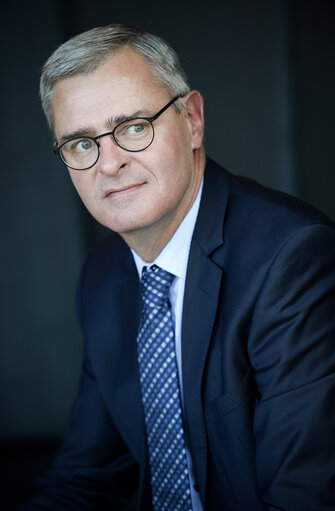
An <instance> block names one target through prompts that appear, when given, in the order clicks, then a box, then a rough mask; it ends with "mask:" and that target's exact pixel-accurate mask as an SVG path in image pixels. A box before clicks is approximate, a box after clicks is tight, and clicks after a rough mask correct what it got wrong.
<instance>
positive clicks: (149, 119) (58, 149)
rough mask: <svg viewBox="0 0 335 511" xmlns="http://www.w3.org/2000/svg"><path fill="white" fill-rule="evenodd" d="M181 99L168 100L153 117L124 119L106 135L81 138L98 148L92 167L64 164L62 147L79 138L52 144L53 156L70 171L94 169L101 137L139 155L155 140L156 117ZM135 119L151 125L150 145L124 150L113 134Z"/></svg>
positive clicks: (98, 156)
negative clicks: (56, 156) (91, 142)
mask: <svg viewBox="0 0 335 511" xmlns="http://www.w3.org/2000/svg"><path fill="white" fill-rule="evenodd" d="M182 97H183V95H182V94H178V96H175V97H174V98H173V99H171V100H170V101H169V102H168V103H167V104H166V105H165V106H163V108H161V109H160V110H159V111H158V112H157V113H156V114H155V115H153V116H152V117H131V118H129V119H126V120H124V121H122V122H120V123H119V124H117V125H116V126H115V127H114V129H113V130H112V131H108V132H106V133H102V134H101V135H97V136H96V137H86V136H84V137H82V138H85V139H88V140H93V141H94V143H95V144H96V146H97V148H98V155H97V158H96V160H95V162H94V163H93V164H92V165H90V166H89V167H85V168H84V169H77V168H75V167H71V166H70V165H68V164H67V162H66V160H65V158H64V157H63V153H62V147H63V146H64V145H65V144H68V143H69V142H71V140H76V139H78V138H81V137H73V138H69V140H65V142H63V143H62V144H61V145H60V146H58V145H57V144H58V143H57V141H55V142H54V150H53V151H54V153H55V154H57V155H58V156H59V157H60V159H61V160H62V162H63V163H64V164H65V165H66V166H67V167H69V168H70V169H73V170H78V171H81V170H88V169H90V168H92V167H94V165H95V164H96V163H97V161H98V160H99V158H100V144H99V142H98V140H99V139H100V138H102V137H107V136H110V135H112V137H113V140H114V142H115V143H116V145H118V146H119V147H121V149H123V150H124V151H127V152H129V153H139V152H141V151H144V150H145V149H147V148H148V147H150V146H151V144H152V143H153V141H154V138H155V129H154V125H153V122H154V121H155V120H156V119H158V117H159V116H160V115H162V113H164V112H165V110H167V109H168V108H169V107H170V106H171V105H173V103H174V102H175V101H177V99H180V98H182ZM137 119H139V120H144V121H147V122H149V123H150V124H151V127H152V139H151V141H150V143H149V144H147V145H146V146H145V147H143V149H126V148H125V147H123V146H122V145H121V144H120V143H119V141H118V140H117V138H116V136H115V132H116V130H117V129H118V128H119V127H120V126H122V124H125V123H127V122H131V121H134V120H137Z"/></svg>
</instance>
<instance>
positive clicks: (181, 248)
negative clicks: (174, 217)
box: [131, 180, 203, 278]
mask: <svg viewBox="0 0 335 511" xmlns="http://www.w3.org/2000/svg"><path fill="white" fill-rule="evenodd" d="M202 188H203V180H202V182H201V186H200V189H199V192H198V195H197V197H196V199H195V201H194V203H193V205H192V207H191V209H190V211H189V212H188V213H187V215H186V216H185V218H184V220H183V221H182V223H181V224H180V226H179V227H178V229H177V230H176V232H175V233H174V235H173V236H172V238H171V239H170V241H169V242H168V244H167V245H165V247H164V248H163V250H162V251H161V252H160V253H159V254H158V256H157V257H156V259H155V260H154V261H153V262H152V263H146V262H145V261H143V259H142V258H141V257H140V256H139V255H138V254H137V253H136V252H135V251H134V250H132V249H131V252H132V254H133V257H134V260H135V264H136V268H137V271H138V274H139V277H140V278H141V275H142V269H143V266H148V267H150V266H152V265H153V264H156V265H157V266H159V267H160V268H163V269H164V270H166V271H168V272H170V273H172V274H173V275H175V276H176V277H181V278H183V277H184V276H185V274H186V268H187V260H188V253H189V250H190V246H191V240H192V236H193V231H194V227H195V223H196V220H197V216H198V211H199V206H200V199H201V193H202Z"/></svg>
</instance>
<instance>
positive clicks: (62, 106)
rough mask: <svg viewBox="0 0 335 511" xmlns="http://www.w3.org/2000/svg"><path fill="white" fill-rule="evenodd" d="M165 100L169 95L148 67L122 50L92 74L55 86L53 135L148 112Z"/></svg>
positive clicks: (134, 55) (125, 49)
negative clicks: (140, 110)
mask: <svg viewBox="0 0 335 511" xmlns="http://www.w3.org/2000/svg"><path fill="white" fill-rule="evenodd" d="M164 99H167V100H168V99H169V95H168V92H167V91H166V89H165V88H164V87H163V86H162V85H161V84H160V83H159V82H158V81H157V79H156V78H155V76H154V74H153V71H152V69H151V67H150V66H149V64H148V63H147V62H146V61H145V60H144V58H143V57H142V56H141V55H140V54H139V53H137V52H136V51H135V50H133V49H131V48H124V49H122V50H120V51H118V52H117V53H116V54H115V55H113V56H112V57H110V58H109V59H108V60H107V61H106V62H105V63H104V64H102V65H101V66H100V67H99V68H98V69H97V70H96V71H94V72H93V73H90V74H88V75H77V76H74V77H69V78H65V79H62V80H59V81H58V82H57V83H56V85H55V87H54V93H53V100H52V111H53V119H54V129H55V133H56V135H57V131H59V130H62V129H64V128H65V127H66V128H68V127H71V128H73V127H75V126H73V124H74V125H78V126H79V125H80V124H83V123H84V124H85V125H87V123H88V122H89V123H90V124H94V123H96V122H98V123H99V122H102V120H103V119H104V120H105V119H106V118H107V117H109V118H110V117H111V116H117V115H127V114H130V113H131V112H132V111H136V110H139V109H148V110H150V109H152V108H155V107H157V106H158V107H159V106H160V103H159V101H161V100H164ZM69 125H71V126H69Z"/></svg>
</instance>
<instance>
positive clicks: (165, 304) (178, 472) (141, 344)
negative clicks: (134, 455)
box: [137, 265, 192, 511]
mask: <svg viewBox="0 0 335 511" xmlns="http://www.w3.org/2000/svg"><path fill="white" fill-rule="evenodd" d="M173 279H174V275H172V274H171V273H169V272H167V271H165V270H163V269H161V268H159V267H158V266H156V265H153V266H152V267H151V268H150V269H148V270H147V269H146V268H144V269H143V273H142V280H141V286H142V314H141V320H140V326H139V331H138V337H137V348H138V360H139V367H140V379H141V389H142V401H143V407H144V415H145V424H146V430H147V441H148V451H149V462H150V472H151V488H152V500H153V508H154V510H155V511H164V510H165V511H167V510H168V511H172V510H173V511H177V510H179V511H190V510H192V504H191V497H190V486H189V474H188V468H187V461H186V451H185V442H184V432H183V423H182V413H181V404H180V392H179V383H178V373H177V364H176V353H175V341H174V325H173V319H172V315H171V310H170V304H169V288H170V286H171V284H172V281H173Z"/></svg>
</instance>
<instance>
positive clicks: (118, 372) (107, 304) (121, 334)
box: [91, 249, 145, 460]
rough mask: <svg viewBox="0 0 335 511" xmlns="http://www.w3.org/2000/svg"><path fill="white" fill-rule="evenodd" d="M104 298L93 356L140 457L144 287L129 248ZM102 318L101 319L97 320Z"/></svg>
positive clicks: (98, 310)
mask: <svg viewBox="0 0 335 511" xmlns="http://www.w3.org/2000/svg"><path fill="white" fill-rule="evenodd" d="M105 274H106V275H108V273H107V272H106V273H105ZM100 297H101V298H100V300H101V301H100V303H98V304H96V309H95V311H94V313H93V315H94V318H95V321H94V329H95V331H94V332H93V337H94V340H95V342H94V346H93V350H92V355H91V356H92V358H94V360H95V364H96V365H97V367H98V374H99V383H100V386H101V389H102V392H103V395H104V397H105V401H106V403H107V406H108V407H109V409H110V412H111V414H112V417H113V419H114V421H115V422H116V424H118V429H119V431H121V432H122V435H123V436H124V438H125V440H126V442H127V444H128V445H129V447H130V448H131V450H132V452H133V454H134V456H135V457H136V458H137V459H138V460H139V458H140V457H141V456H143V447H144V442H143V439H144V437H145V435H144V429H143V428H144V422H143V420H144V419H143V411H142V403H141V392H140V386H139V373H138V363H137V344H136V336H137V328H138V319H139V304H140V289H139V280H138V275H137V271H136V268H135V265H134V262H133V260H132V256H131V254H130V251H129V250H128V249H127V252H126V254H125V258H124V263H123V268H121V270H120V271H119V272H118V275H117V276H115V272H113V273H111V277H110V278H109V279H106V280H105V281H104V283H103V291H102V292H101V293H100ZM99 317H100V318H101V321H99V320H98V321H97V318H99ZM97 330H98V335H97ZM130 417H131V419H130Z"/></svg>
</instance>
